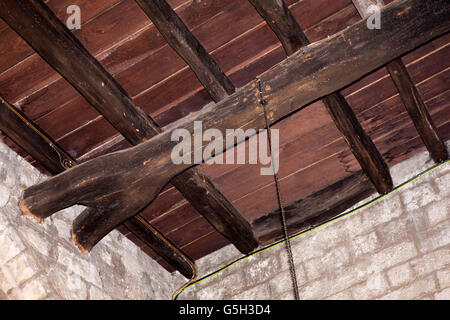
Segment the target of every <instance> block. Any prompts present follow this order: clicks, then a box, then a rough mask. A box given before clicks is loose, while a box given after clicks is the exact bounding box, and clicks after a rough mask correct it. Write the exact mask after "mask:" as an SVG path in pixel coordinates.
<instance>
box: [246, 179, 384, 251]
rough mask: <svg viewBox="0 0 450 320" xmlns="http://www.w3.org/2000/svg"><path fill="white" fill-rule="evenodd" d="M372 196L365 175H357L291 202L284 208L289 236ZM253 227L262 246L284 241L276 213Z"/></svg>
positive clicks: (372, 191) (255, 223)
mask: <svg viewBox="0 0 450 320" xmlns="http://www.w3.org/2000/svg"><path fill="white" fill-rule="evenodd" d="M374 192H375V190H374V188H373V186H372V185H371V183H370V181H369V180H368V179H367V177H366V176H365V174H364V173H363V172H358V173H355V174H353V175H351V176H349V177H347V178H345V179H342V180H340V181H338V182H336V183H334V184H332V185H330V186H329V187H326V188H325V189H323V190H320V191H318V192H315V193H313V194H312V195H310V196H308V197H306V198H304V199H301V200H298V201H294V202H292V203H290V204H288V205H286V206H285V207H284V210H285V212H286V223H287V226H288V230H289V233H290V234H295V233H297V232H299V231H301V230H305V229H308V228H312V227H314V226H316V225H318V224H319V223H320V222H324V221H326V220H327V219H330V218H332V217H334V216H336V215H338V214H340V213H342V212H343V211H345V210H346V209H348V208H350V207H352V206H354V205H355V204H357V203H358V202H360V201H362V200H364V199H365V198H367V197H368V196H370V195H371V194H373V193H374ZM252 225H253V228H254V230H255V233H256V235H257V237H258V240H259V241H260V243H262V244H268V243H272V242H274V241H276V240H279V239H281V238H283V234H282V231H281V228H280V212H279V209H278V210H275V211H273V212H271V213H269V214H267V215H265V216H262V217H260V218H259V219H257V220H255V221H254V222H253V224H252Z"/></svg>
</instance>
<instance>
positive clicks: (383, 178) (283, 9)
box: [250, 0, 393, 194]
mask: <svg viewBox="0 0 450 320" xmlns="http://www.w3.org/2000/svg"><path fill="white" fill-rule="evenodd" d="M250 2H251V3H252V4H253V5H254V6H255V8H256V9H257V10H258V12H259V13H260V14H261V16H262V17H263V18H264V20H265V21H266V22H267V24H268V25H269V26H270V27H271V29H272V30H273V31H274V32H275V34H276V35H277V36H278V38H279V39H280V41H281V43H282V44H283V48H284V49H285V51H286V54H287V55H288V56H290V55H292V54H293V53H294V52H295V51H297V50H299V49H301V48H302V47H304V46H306V45H308V44H309V40H308V38H307V37H306V35H305V34H304V33H303V30H302V29H301V27H300V25H299V24H298V23H297V21H296V20H295V18H294V16H293V15H292V13H291V12H290V11H289V9H288V7H287V5H286V4H285V3H284V1H275V0H250ZM322 101H323V102H324V104H325V106H326V107H327V109H328V112H329V113H330V115H331V117H332V118H333V120H334V122H335V124H336V126H337V128H338V129H339V131H340V132H341V133H342V135H343V136H344V137H345V141H347V143H348V145H349V147H350V149H351V150H352V152H353V154H354V155H355V157H356V159H357V160H358V161H359V163H360V165H361V168H362V169H363V171H364V172H365V173H366V174H367V176H368V177H369V178H370V180H371V181H372V183H373V184H374V186H375V188H376V189H377V191H378V192H379V193H381V194H383V193H386V192H388V191H389V190H391V189H392V187H393V183H392V178H391V175H390V172H389V168H388V166H387V164H386V163H385V162H384V160H383V158H382V156H381V154H380V152H379V151H378V150H377V148H376V147H375V145H374V143H373V142H372V140H371V139H370V137H369V136H368V135H367V133H366V132H365V131H364V129H363V128H362V127H361V125H360V123H359V121H358V119H357V118H356V115H355V113H354V112H353V110H352V108H351V107H350V105H349V104H348V103H347V101H346V100H345V98H344V97H343V96H342V94H341V93H339V92H337V93H333V94H331V95H328V96H326V97H324V98H323V100H322Z"/></svg>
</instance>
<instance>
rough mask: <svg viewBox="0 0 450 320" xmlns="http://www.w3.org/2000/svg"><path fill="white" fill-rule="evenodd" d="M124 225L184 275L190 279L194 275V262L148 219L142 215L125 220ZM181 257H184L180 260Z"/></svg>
mask: <svg viewBox="0 0 450 320" xmlns="http://www.w3.org/2000/svg"><path fill="white" fill-rule="evenodd" d="M124 225H125V227H126V228H127V229H128V230H130V231H131V232H132V233H133V234H135V235H137V236H138V238H139V239H141V240H142V241H143V242H144V243H145V244H147V245H148V246H149V247H150V248H151V249H153V250H154V251H155V252H156V253H157V254H159V255H160V256H161V257H164V258H165V260H166V261H167V262H168V263H169V264H170V265H171V266H172V267H174V268H175V269H176V270H178V271H179V272H180V273H181V274H182V275H184V276H185V277H186V278H188V279H190V278H191V277H192V275H193V272H194V269H195V267H194V263H193V262H192V261H191V260H190V259H189V258H188V257H187V256H186V255H185V254H184V253H182V252H181V251H180V249H178V248H177V246H176V245H174V244H172V243H171V242H170V241H169V240H168V239H167V238H166V237H165V236H164V235H163V234H162V233H160V232H159V231H158V230H156V229H155V228H154V227H153V226H151V225H150V224H149V223H148V222H147V221H145V220H144V219H143V218H141V217H136V218H132V219H129V220H127V221H125V222H124ZM180 257H182V258H183V259H182V260H180V259H179V258H180Z"/></svg>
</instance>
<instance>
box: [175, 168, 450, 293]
mask: <svg viewBox="0 0 450 320" xmlns="http://www.w3.org/2000/svg"><path fill="white" fill-rule="evenodd" d="M447 163H450V160H447V161H445V162H442V163H438V164H436V165H434V166H432V167H431V168H429V169H426V170H425V171H422V172H421V173H419V174H418V175H416V176H414V177H413V178H411V179H409V180H407V181H405V182H403V183H401V184H400V185H398V186H397V187H395V188H394V189H392V190H391V191H390V192H388V193H386V194H382V195H379V196H378V197H376V198H374V199H372V200H370V201H368V202H367V203H365V204H362V205H360V206H359V207H357V208H355V209H352V210H350V211H347V212H344V213H342V214H340V215H338V216H336V217H334V218H332V219H330V220H328V221H325V222H323V223H321V224H320V225H318V226H315V227H313V228H310V229H307V230H304V231H301V232H299V233H297V234H294V235H292V236H290V237H289V239H290V240H292V239H295V238H297V237H299V236H301V235H303V234H307V233H308V232H311V231H314V230H317V229H319V228H321V227H323V226H325V225H327V224H329V223H331V222H334V221H337V220H339V219H341V218H343V217H345V216H348V215H350V214H352V213H356V212H359V211H361V210H362V209H364V208H367V207H369V206H371V205H373V204H374V203H376V202H378V201H380V200H382V199H384V198H386V197H387V196H389V195H391V194H393V193H394V192H396V191H398V190H400V189H402V188H404V187H405V186H406V185H408V184H410V183H412V182H414V181H417V180H418V179H420V178H421V177H423V176H424V175H426V174H428V173H430V172H431V171H434V170H435V169H437V168H440V167H442V166H444V165H445V164H447ZM285 242H286V240H285V239H283V240H280V241H277V242H275V243H273V244H271V245H268V246H266V247H264V248H261V249H259V250H257V251H255V252H252V253H250V254H248V255H245V256H243V257H241V258H238V259H237V260H235V261H233V262H231V263H229V264H227V265H226V266H224V267H222V268H220V269H218V270H216V271H214V272H212V273H210V274H208V275H206V276H204V277H203V278H201V279H199V280H197V281H195V282H193V283H191V284H190V285H189V286H187V287H185V288H183V289H182V290H180V291H178V292H177V293H175V294H174V296H173V297H172V300H177V298H178V296H179V295H180V294H181V293H182V292H183V291H185V290H186V289H188V288H190V287H192V286H194V285H196V284H198V283H200V282H202V281H204V280H206V279H209V278H211V277H213V276H215V275H217V274H219V273H221V272H222V271H224V270H226V269H228V268H230V267H231V266H234V265H235V264H237V263H238V262H240V261H242V260H245V259H247V258H250V257H253V256H254V255H257V254H258V253H261V252H264V251H266V250H269V249H271V248H273V247H276V246H278V245H280V244H283V243H285Z"/></svg>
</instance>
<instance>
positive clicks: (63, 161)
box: [0, 95, 76, 174]
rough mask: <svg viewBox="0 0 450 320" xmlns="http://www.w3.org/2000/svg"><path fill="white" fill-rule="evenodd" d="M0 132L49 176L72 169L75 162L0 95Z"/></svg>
mask: <svg viewBox="0 0 450 320" xmlns="http://www.w3.org/2000/svg"><path fill="white" fill-rule="evenodd" d="M0 103H1V104H0V130H1V131H3V133H4V134H5V135H7V136H8V137H9V138H10V139H11V140H12V141H14V142H15V143H16V144H17V145H18V146H20V147H21V148H22V149H23V150H25V151H26V152H27V153H28V154H29V155H30V156H32V157H33V159H35V160H36V161H38V162H39V163H40V164H41V165H42V166H43V167H44V168H45V169H46V170H48V172H50V173H51V174H58V173H61V172H63V171H64V170H65V169H67V168H70V167H72V166H73V165H75V164H76V161H75V160H74V159H73V158H72V157H71V156H70V155H69V154H68V153H67V152H65V151H64V150H63V149H62V148H61V147H60V146H59V145H58V144H57V143H56V142H55V141H53V139H52V138H50V137H49V136H48V135H47V134H45V133H44V132H43V131H42V130H41V129H40V128H39V127H38V126H37V125H36V124H35V123H33V121H32V120H30V119H28V117H27V116H26V115H25V114H24V113H23V112H22V111H21V110H20V109H18V108H16V107H15V106H13V105H11V104H10V103H9V102H8V101H6V99H5V98H3V96H1V95H0Z"/></svg>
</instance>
